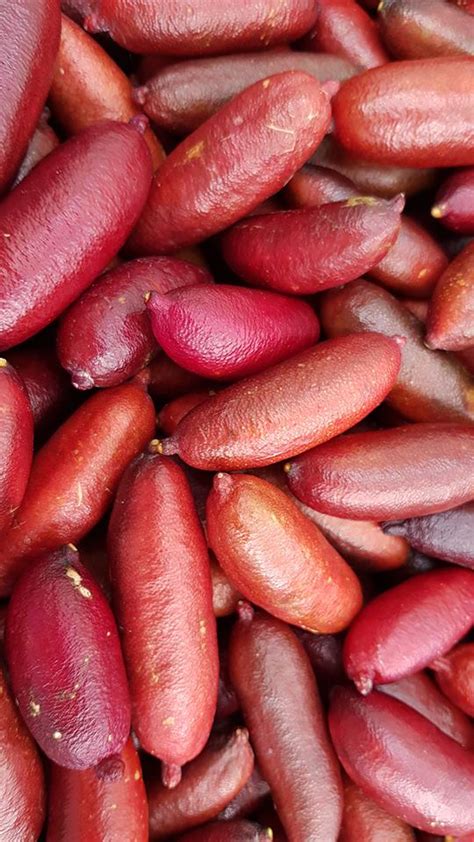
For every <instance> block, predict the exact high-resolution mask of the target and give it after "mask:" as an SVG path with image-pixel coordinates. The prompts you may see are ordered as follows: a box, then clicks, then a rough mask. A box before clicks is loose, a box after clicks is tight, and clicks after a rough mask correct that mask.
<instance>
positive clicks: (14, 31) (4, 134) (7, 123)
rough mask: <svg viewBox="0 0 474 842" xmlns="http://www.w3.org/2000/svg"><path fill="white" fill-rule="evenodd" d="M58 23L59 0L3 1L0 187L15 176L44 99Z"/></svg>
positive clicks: (0, 28) (0, 189) (0, 19)
mask: <svg viewBox="0 0 474 842" xmlns="http://www.w3.org/2000/svg"><path fill="white" fill-rule="evenodd" d="M60 29H61V15H60V7H59V0H37V1H36V2H35V3H31V2H30V0H16V2H14V3H2V8H1V10H0V45H1V55H2V64H1V74H2V111H1V117H0V150H1V151H0V192H3V191H4V190H5V189H6V188H7V187H8V184H9V182H10V181H11V180H12V179H13V176H14V175H15V171H16V170H17V168H18V166H19V164H20V163H21V160H22V158H23V156H24V154H25V152H26V149H27V146H28V141H29V140H30V138H31V136H32V134H33V132H34V130H35V126H36V124H37V122H38V120H39V117H40V114H41V109H42V108H43V105H44V103H45V101H46V97H47V95H48V89H49V85H50V82H51V78H52V75H53V68H54V61H55V59H56V53H57V51H58V46H59V32H60Z"/></svg>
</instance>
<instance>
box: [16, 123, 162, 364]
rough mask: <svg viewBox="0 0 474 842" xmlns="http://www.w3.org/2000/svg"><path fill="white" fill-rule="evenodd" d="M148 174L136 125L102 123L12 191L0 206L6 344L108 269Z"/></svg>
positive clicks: (21, 336)
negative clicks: (85, 221) (85, 222)
mask: <svg viewBox="0 0 474 842" xmlns="http://www.w3.org/2000/svg"><path fill="white" fill-rule="evenodd" d="M150 180H151V162H150V155H149V152H148V149H147V147H146V145H145V142H144V140H143V138H142V136H141V134H140V129H139V127H135V126H133V125H128V126H126V125H122V124H121V123H114V122H104V123H100V124H97V125H95V126H91V127H90V128H89V129H86V130H85V131H84V132H82V133H81V134H80V135H78V136H77V137H74V138H71V139H70V140H68V141H67V142H66V143H63V144H61V146H59V147H58V148H57V149H55V150H54V151H53V152H52V153H51V154H50V155H48V156H47V158H44V159H43V161H41V162H40V163H39V164H38V165H37V166H36V167H35V168H34V170H32V172H31V173H30V174H29V175H28V176H27V177H26V178H25V179H24V180H23V181H22V182H21V184H19V185H18V187H16V188H15V190H13V192H12V193H10V194H9V195H8V196H7V198H6V199H5V200H4V201H3V202H2V205H1V207H0V228H1V230H2V231H3V237H2V238H1V240H0V262H1V264H2V266H3V267H4V272H3V274H2V278H1V281H0V347H1V348H10V347H11V346H12V345H17V344H18V343H19V342H23V340H25V339H28V338H29V337H30V336H32V335H33V334H35V333H37V332H38V331H39V330H41V329H42V328H43V327H45V326H46V325H47V324H49V323H50V322H52V321H53V320H54V319H55V318H56V317H57V316H58V315H59V314H60V313H61V312H62V311H63V310H64V309H65V308H66V307H67V306H68V305H69V304H71V302H72V301H73V300H74V299H75V298H77V296H78V295H79V294H80V293H81V292H83V290H84V289H85V288H86V287H88V286H89V285H90V283H91V282H92V281H93V280H94V278H95V277H96V276H97V275H98V274H99V273H100V272H101V271H102V270H103V269H105V267H106V266H107V264H108V263H109V261H110V260H111V259H112V257H114V256H115V255H116V253H117V251H118V250H119V249H120V248H121V246H122V245H123V243H124V241H125V240H126V238H127V236H128V234H129V233H130V231H131V229H132V227H133V225H134V224H135V222H136V220H137V218H138V215H139V214H140V211H141V209H142V207H143V204H144V202H145V199H146V196H147V193H148V190H149V187H150ZM85 219H87V225H85V224H84V220H85Z"/></svg>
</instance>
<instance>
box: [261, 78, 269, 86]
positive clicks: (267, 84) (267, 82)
mask: <svg viewBox="0 0 474 842" xmlns="http://www.w3.org/2000/svg"><path fill="white" fill-rule="evenodd" d="M269 84H270V79H264V80H263V82H262V87H263V88H268V86H269Z"/></svg>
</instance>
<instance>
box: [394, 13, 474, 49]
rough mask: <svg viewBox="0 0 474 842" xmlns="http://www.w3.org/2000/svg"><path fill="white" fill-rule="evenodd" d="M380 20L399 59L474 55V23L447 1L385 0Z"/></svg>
mask: <svg viewBox="0 0 474 842" xmlns="http://www.w3.org/2000/svg"><path fill="white" fill-rule="evenodd" d="M378 21H379V25H380V31H381V34H382V38H383V41H384V43H385V44H386V45H387V47H388V48H389V49H390V52H391V53H392V55H394V56H396V57H397V58H408V59H416V58H430V57H431V56H462V55H470V56H473V55H474V20H473V21H471V20H469V18H466V15H465V13H464V12H463V11H462V10H461V9H457V8H456V7H455V6H454V5H450V4H449V3H446V2H444V0H430V2H429V3H419V2H417V0H383V2H382V3H381V4H380V5H379V15H378Z"/></svg>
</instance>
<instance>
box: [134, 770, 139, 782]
mask: <svg viewBox="0 0 474 842" xmlns="http://www.w3.org/2000/svg"><path fill="white" fill-rule="evenodd" d="M140 778H141V775H140V772H139V771H138V769H137V771H136V772H135V774H134V776H133V780H134V781H139V780H140Z"/></svg>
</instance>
